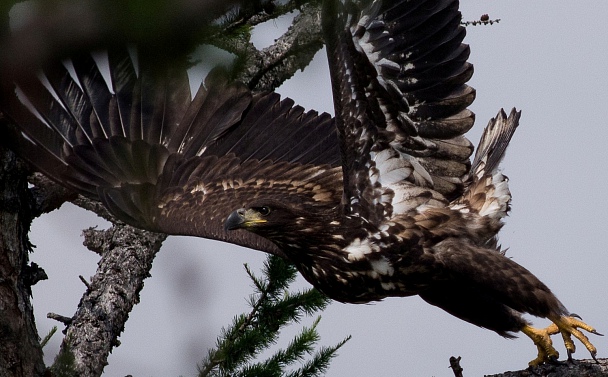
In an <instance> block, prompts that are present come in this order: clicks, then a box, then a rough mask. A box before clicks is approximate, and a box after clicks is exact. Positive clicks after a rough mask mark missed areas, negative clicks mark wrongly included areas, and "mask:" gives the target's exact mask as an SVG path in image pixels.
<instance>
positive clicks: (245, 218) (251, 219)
mask: <svg viewBox="0 0 608 377" xmlns="http://www.w3.org/2000/svg"><path fill="white" fill-rule="evenodd" d="M265 222H267V220H265V219H263V218H261V217H260V214H259V213H258V212H257V211H254V210H252V209H245V208H240V209H237V210H236V211H234V212H232V213H231V214H230V215H229V216H228V218H226V222H224V229H225V230H235V229H247V228H249V227H251V226H253V225H255V224H260V223H265Z"/></svg>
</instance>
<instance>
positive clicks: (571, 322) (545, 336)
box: [521, 316, 602, 366]
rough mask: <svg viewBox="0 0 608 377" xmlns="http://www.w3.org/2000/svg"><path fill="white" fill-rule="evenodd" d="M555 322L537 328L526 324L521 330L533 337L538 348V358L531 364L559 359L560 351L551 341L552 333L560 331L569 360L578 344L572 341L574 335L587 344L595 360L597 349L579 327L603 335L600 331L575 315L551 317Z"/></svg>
mask: <svg viewBox="0 0 608 377" xmlns="http://www.w3.org/2000/svg"><path fill="white" fill-rule="evenodd" d="M549 319H550V320H551V321H552V322H553V323H552V324H551V325H550V326H548V327H547V328H544V329H536V328H534V327H532V326H530V325H525V326H524V327H523V328H522V329H521V331H522V332H523V333H524V334H526V335H527V336H529V337H530V339H532V341H533V342H534V344H536V347H537V348H538V356H537V357H536V359H534V360H532V361H530V362H529V363H528V364H529V365H530V366H537V365H540V364H542V363H544V362H553V361H557V358H558V357H559V353H558V352H557V351H556V350H555V348H553V342H552V341H551V335H555V334H558V333H561V334H562V338H563V339H564V344H565V346H566V351H567V352H568V360H572V354H573V353H574V352H575V351H576V346H575V345H574V342H573V341H572V335H574V337H575V338H576V339H578V340H580V341H581V343H583V345H585V347H586V348H587V350H589V353H591V357H593V359H594V360H595V355H596V354H597V349H596V348H595V347H594V346H593V344H591V342H590V341H589V339H588V338H587V337H586V336H585V334H583V333H582V332H581V331H580V330H578V329H583V330H585V331H588V332H590V333H592V334H596V335H602V334H600V333H598V332H597V331H596V330H595V329H594V328H593V327H591V326H589V325H588V324H586V323H585V322H583V321H581V320H579V319H576V318H575V317H573V316H561V317H549Z"/></svg>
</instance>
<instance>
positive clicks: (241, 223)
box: [224, 198, 336, 244]
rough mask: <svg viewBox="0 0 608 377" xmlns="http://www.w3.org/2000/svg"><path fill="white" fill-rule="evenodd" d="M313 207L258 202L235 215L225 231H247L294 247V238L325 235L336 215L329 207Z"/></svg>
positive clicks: (229, 219) (300, 204) (287, 202)
mask: <svg viewBox="0 0 608 377" xmlns="http://www.w3.org/2000/svg"><path fill="white" fill-rule="evenodd" d="M290 199H293V198H290ZM309 207H311V205H310V204H309V203H305V202H299V201H294V200H285V199H283V200H281V201H279V200H275V199H265V200H257V201H255V202H252V203H250V204H249V205H248V206H247V207H244V208H240V209H237V210H236V211H234V212H232V213H231V214H230V215H229V216H228V218H227V219H226V222H225V223H224V227H225V229H226V230H236V229H244V230H247V231H250V232H252V233H256V234H258V235H260V236H262V237H265V238H268V239H270V240H272V241H274V242H276V243H278V244H285V243H293V242H292V240H290V239H291V238H292V237H293V241H294V242H295V240H296V239H299V238H301V237H302V235H303V234H318V235H320V234H322V233H323V232H320V231H321V230H322V229H323V228H324V227H325V226H326V223H327V222H330V221H331V219H330V217H332V216H335V214H336V211H335V208H333V209H334V210H333V211H332V208H327V207H325V206H319V205H314V207H315V208H309Z"/></svg>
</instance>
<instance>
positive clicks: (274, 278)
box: [199, 256, 350, 377]
mask: <svg viewBox="0 0 608 377" xmlns="http://www.w3.org/2000/svg"><path fill="white" fill-rule="evenodd" d="M245 271H246V272H247V274H248V275H249V277H250V278H251V280H252V282H253V288H254V291H255V292H254V294H253V295H251V296H250V297H249V305H250V306H251V311H250V312H249V313H246V314H241V315H239V316H237V317H235V318H234V319H233V321H232V325H231V326H230V327H229V328H227V329H226V328H223V329H222V331H221V334H220V336H219V337H218V339H217V344H216V348H214V349H212V350H210V351H209V353H208V355H207V357H206V359H205V360H204V361H203V364H202V365H201V366H199V376H201V377H202V376H242V377H249V376H251V377H266V376H267V377H275V376H276V377H281V376H290V377H291V376H293V377H296V376H318V375H320V374H322V373H323V372H324V371H325V370H326V369H327V367H328V366H329V363H330V361H331V359H332V358H333V357H335V356H336V351H337V350H338V349H339V348H340V347H342V345H344V343H346V341H348V339H350V336H349V337H348V338H346V339H344V340H343V341H342V342H340V343H338V344H337V345H335V346H333V347H321V348H320V349H319V350H318V351H317V352H316V353H315V346H316V344H317V343H318V341H319V340H320V336H319V334H318V332H317V325H318V323H319V321H320V319H321V317H317V319H316V320H315V321H314V323H313V324H312V326H311V327H304V328H302V330H301V331H300V333H299V334H298V335H297V336H296V337H295V338H294V339H292V340H291V342H290V343H289V345H288V346H287V347H286V348H285V349H280V350H278V351H276V352H275V353H274V354H273V355H272V356H271V357H269V358H268V359H266V360H264V361H256V360H255V358H256V357H257V356H258V355H259V354H260V353H261V352H262V351H264V350H266V349H268V348H269V347H270V346H272V345H273V344H275V343H276V342H277V340H278V337H279V333H280V330H281V329H282V328H283V327H285V326H287V325H289V324H291V323H297V322H298V321H299V320H300V319H301V318H302V316H304V315H307V316H311V315H313V314H315V313H316V312H318V311H321V310H323V309H325V308H326V307H327V305H328V304H329V301H330V300H329V299H328V298H327V297H325V296H324V295H323V294H321V293H320V292H318V291H317V290H315V289H308V290H305V291H303V292H295V293H292V292H289V291H288V290H287V289H288V287H289V284H290V283H292V282H293V281H294V280H295V278H296V275H297V270H296V268H295V267H294V266H293V265H292V264H290V263H288V262H286V261H285V260H283V259H281V258H279V257H275V256H270V257H268V259H267V260H266V262H265V263H264V267H263V269H262V277H257V276H256V275H255V274H254V273H253V272H252V271H251V269H250V268H249V266H247V265H245ZM307 355H309V356H312V358H311V359H309V360H306V357H307ZM294 363H298V364H300V368H298V369H296V370H294V368H295V366H294V365H293V364H294ZM288 369H289V370H291V371H287V370H288Z"/></svg>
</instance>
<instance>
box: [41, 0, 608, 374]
mask: <svg viewBox="0 0 608 377" xmlns="http://www.w3.org/2000/svg"><path fill="white" fill-rule="evenodd" d="M580 4H581V2H575V1H560V2H559V4H557V3H556V2H554V1H519V2H516V1H511V0H502V1H483V2H482V1H469V2H465V3H464V4H461V10H462V12H463V14H464V18H465V19H477V18H478V17H479V16H480V15H481V14H483V13H489V15H490V18H492V19H494V18H500V19H501V22H500V23H499V24H498V25H494V26H492V27H488V26H485V27H483V26H481V27H480V26H478V27H469V28H468V30H467V38H466V39H465V42H466V43H468V44H469V45H470V46H471V51H472V54H471V57H470V62H472V63H473V64H474V65H475V75H474V76H473V79H472V80H471V81H470V85H472V86H473V87H475V88H476V89H477V99H476V100H475V102H474V104H473V106H472V110H473V111H474V112H475V113H476V115H477V122H476V124H475V127H474V129H473V130H472V131H471V132H470V133H469V135H468V136H469V138H470V139H471V140H473V141H474V142H475V143H476V142H477V140H478V139H479V136H480V133H481V130H482V129H483V127H484V126H485V125H486V123H487V121H488V120H489V118H490V117H492V116H494V115H496V113H497V111H498V110H499V109H500V108H501V107H504V108H505V109H507V110H508V109H510V108H511V107H513V106H515V107H517V108H518V109H521V110H522V118H521V123H520V128H519V129H518V130H517V132H516V134H515V136H514V138H513V141H512V143H511V146H510V147H509V149H508V151H507V157H506V159H505V161H504V162H503V167H504V172H505V174H507V175H508V176H509V178H510V187H511V191H512V194H513V206H512V207H513V208H512V212H511V216H510V217H508V218H507V225H506V226H505V227H504V228H503V230H502V232H501V243H502V245H503V246H505V247H508V248H509V250H508V256H510V257H512V258H513V259H514V260H515V261H517V262H518V263H520V264H522V265H523V266H525V267H527V268H528V269H529V270H531V271H532V272H533V273H535V274H536V275H537V276H538V277H539V278H540V279H541V280H543V281H544V282H545V283H546V284H547V285H548V286H549V287H550V288H551V289H552V290H553V291H554V292H555V293H556V294H557V296H558V297H559V298H560V300H561V301H562V302H563V303H564V304H565V305H566V306H567V307H568V309H569V310H570V311H572V312H575V313H577V314H579V315H581V316H582V317H583V318H584V320H585V321H586V322H587V323H589V324H591V325H593V326H595V327H596V328H597V329H598V331H600V332H603V333H607V332H608V320H607V318H608V315H607V314H608V301H607V300H606V288H607V286H608V277H607V275H606V266H607V265H608V250H606V246H605V241H604V240H605V237H606V235H607V234H608V200H607V199H606V191H607V190H606V186H607V185H608V171H607V166H606V163H607V162H608V149H607V148H606V142H608V75H606V67H607V64H606V62H607V61H608V23H607V22H606V20H605V16H606V15H607V14H608V2H606V1H605V0H595V1H586V2H584V4H585V7H582V6H581V5H580ZM284 27H286V23H285V22H283V21H281V20H279V21H274V22H270V23H269V24H268V25H265V26H264V27H263V28H260V29H263V30H260V32H259V33H258V43H260V44H261V45H263V44H270V43H271V42H272V39H273V38H276V37H277V36H278V35H280V33H281V32H282V31H283V30H284V29H283V28H284ZM278 91H279V92H280V93H281V94H284V95H286V96H289V97H291V98H293V99H294V100H295V101H296V103H298V104H300V105H302V106H304V107H306V108H314V109H317V110H319V111H328V112H333V105H332V103H331V91H330V87H329V76H328V72H327V68H326V58H325V55H324V52H322V53H319V54H317V56H316V58H315V60H314V61H313V63H312V64H311V65H310V66H309V67H308V68H307V69H306V70H305V71H304V72H300V73H298V74H296V76H295V77H294V78H293V79H292V80H290V81H289V82H288V83H286V84H285V85H284V86H283V87H281V88H280V89H279V90H278ZM93 225H100V226H105V225H104V222H103V221H102V220H100V219H98V218H97V217H95V216H94V215H92V214H90V213H87V212H85V211H84V210H80V209H77V208H75V207H73V206H70V205H66V206H64V208H62V209H61V210H60V211H56V212H54V213H52V214H50V215H47V216H44V217H43V218H41V219H39V220H37V221H36V222H35V224H34V227H33V234H32V241H33V242H34V244H36V245H38V248H37V249H36V252H35V253H34V254H32V256H31V259H32V260H33V261H34V262H37V263H39V264H40V265H41V266H42V267H43V268H45V270H46V271H47V273H48V275H49V277H50V279H49V280H48V281H44V282H41V283H38V284H37V285H36V286H34V288H33V294H34V308H35V313H36V317H37V325H38V329H39V331H40V333H41V334H45V333H46V332H47V331H48V329H50V327H52V326H53V325H55V324H56V323H55V322H53V321H51V320H49V319H47V318H46V313H47V312H56V313H59V314H62V315H67V316H71V315H72V314H73V313H74V311H75V309H76V306H77V304H78V301H79V299H80V296H81V294H82V292H83V291H84V286H83V285H82V283H80V282H79V280H78V275H83V276H85V277H88V276H91V275H93V274H94V272H95V269H96V262H97V259H98V258H97V256H96V255H95V254H93V253H92V252H89V251H87V250H86V249H85V248H84V247H83V246H82V238H81V237H80V232H81V229H83V228H85V227H88V226H93ZM263 260H264V255H262V253H259V252H255V251H251V250H247V249H243V248H239V247H235V246H231V245H227V244H222V243H219V242H211V241H206V240H200V239H194V238H188V237H170V238H169V240H168V241H167V242H165V245H164V246H163V249H162V251H161V252H160V253H159V255H158V257H157V259H156V261H155V263H154V268H153V270H152V277H151V278H150V279H148V280H147V281H146V286H145V288H144V290H143V292H142V295H141V303H140V304H139V305H137V306H136V308H135V310H134V311H133V312H132V314H131V316H130V320H129V321H128V322H127V324H126V329H125V332H124V333H123V335H122V336H121V338H120V341H121V343H122V345H121V346H120V347H118V348H116V349H115V350H114V352H113V353H112V355H111V356H110V358H109V363H110V365H109V366H108V367H106V370H105V375H107V376H124V375H126V374H132V375H133V376H136V377H139V376H156V377H160V376H163V377H164V376H179V375H183V376H189V375H194V374H195V372H196V363H197V362H198V361H200V360H201V359H202V358H203V356H204V355H205V354H206V352H207V351H206V350H207V348H208V347H209V346H211V345H213V344H214V342H215V337H216V335H217V334H218V333H219V331H220V328H221V327H222V326H225V325H228V324H229V323H230V321H231V319H232V317H233V316H234V315H235V314H237V313H240V312H243V311H246V310H247V309H248V308H247V304H246V297H247V296H248V295H249V294H250V293H251V289H250V283H249V281H248V279H247V277H246V274H245V272H244V269H243V267H242V265H243V263H248V264H250V265H251V266H252V267H254V270H255V268H258V267H259V266H261V263H262V261H263ZM306 285H307V283H305V282H304V281H303V279H300V281H299V285H298V286H299V287H305V286H306ZM533 321H534V323H535V324H536V325H538V326H546V325H547V324H548V323H547V321H543V320H538V319H533ZM310 322H311V321H310V320H307V321H304V323H305V324H306V323H310ZM295 331H297V329H294V330H288V331H286V332H285V338H284V339H283V344H285V343H286V342H287V341H288V340H289V338H290V336H291V335H293V334H294V333H295ZM319 331H320V333H321V336H322V342H323V344H328V345H329V344H335V343H337V342H338V341H340V340H341V339H343V338H344V337H345V336H347V335H349V334H351V335H353V339H352V340H351V341H349V342H348V343H347V344H346V345H345V346H344V347H343V348H342V350H341V351H340V356H339V357H338V358H337V359H335V360H334V361H333V363H332V366H331V367H330V369H329V372H328V376H353V375H360V376H367V375H369V376H389V375H390V376H393V375H400V376H429V377H430V376H438V377H439V376H452V375H453V374H452V372H451V370H449V369H448V366H449V363H448V359H449V357H450V356H452V355H454V356H462V358H463V360H462V366H463V367H464V375H465V376H467V377H470V376H480V375H483V374H484V373H485V374H489V373H498V372H502V371H505V370H514V369H521V368H525V367H526V366H527V363H528V361H529V360H531V359H532V358H534V357H535V356H536V347H535V346H534V345H533V344H532V342H531V341H530V340H529V339H528V338H527V337H525V336H524V337H520V338H518V339H516V340H506V339H503V338H501V337H500V336H498V335H496V334H495V333H493V332H490V331H487V330H483V329H480V328H477V327H475V326H473V325H470V324H468V323H465V322H463V321H460V320H458V319H456V318H455V317H452V316H450V315H448V314H447V313H445V312H443V311H442V310H440V309H437V308H435V307H432V306H430V305H428V304H426V303H425V302H423V301H422V300H421V299H419V298H417V297H414V298H395V299H388V300H385V301H383V302H380V303H376V304H373V305H347V304H339V303H333V304H331V305H330V307H329V308H328V309H327V310H326V311H325V312H324V313H323V319H322V320H321V323H320V325H319ZM591 340H592V342H593V343H594V344H595V345H596V346H597V348H598V357H608V341H607V339H605V338H600V337H595V336H592V337H591ZM59 341H60V339H59V337H58V336H55V339H54V340H53V341H52V342H51V345H49V346H48V348H47V349H46V351H45V353H46V355H47V358H48V359H47V362H49V363H50V362H51V360H52V357H54V355H55V354H56V350H57V347H58V344H59ZM554 343H555V344H557V349H558V350H559V351H560V352H561V353H562V358H563V357H565V350H564V348H563V345H562V343H561V339H559V337H556V338H555V339H554ZM575 356H576V357H579V358H580V357H584V358H587V357H588V353H587V352H586V350H585V349H584V347H583V346H582V345H580V344H578V352H577V353H576V355H575Z"/></svg>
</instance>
